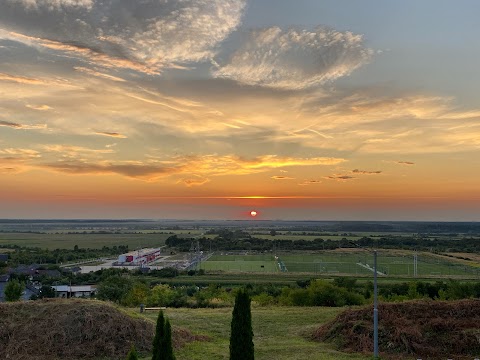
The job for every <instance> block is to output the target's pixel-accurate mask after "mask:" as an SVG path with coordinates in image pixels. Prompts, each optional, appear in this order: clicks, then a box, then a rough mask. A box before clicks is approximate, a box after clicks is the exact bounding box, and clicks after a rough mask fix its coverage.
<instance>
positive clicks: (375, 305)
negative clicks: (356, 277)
mask: <svg viewBox="0 0 480 360" xmlns="http://www.w3.org/2000/svg"><path fill="white" fill-rule="evenodd" d="M373 358H374V359H378V288H377V250H373Z"/></svg>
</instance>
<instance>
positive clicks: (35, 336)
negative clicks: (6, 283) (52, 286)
mask: <svg viewBox="0 0 480 360" xmlns="http://www.w3.org/2000/svg"><path fill="white" fill-rule="evenodd" d="M0 319H1V326H0V349H2V358H4V359H12V360H23V359H25V360H26V359H28V360H62V359H104V358H108V359H124V358H125V356H126V354H127V353H128V351H129V349H130V346H131V344H135V347H136V348H137V349H138V350H139V352H140V353H144V354H147V353H149V352H150V351H151V346H152V341H153V336H154V323H153V322H152V321H149V320H145V319H143V318H140V317H138V318H134V317H132V316H130V315H128V314H127V313H125V312H124V311H121V310H119V309H117V308H116V307H115V306H113V305H110V304H108V303H105V302H100V301H92V300H80V299H67V300H59V299H55V300H53V299H51V300H42V301H35V302H33V301H30V302H17V303H2V304H0ZM194 340H205V337H199V336H195V335H193V334H191V333H190V332H189V331H188V330H185V329H178V328H174V329H173V343H174V346H175V347H176V348H179V347H181V346H182V345H184V344H185V343H187V342H191V341H194Z"/></svg>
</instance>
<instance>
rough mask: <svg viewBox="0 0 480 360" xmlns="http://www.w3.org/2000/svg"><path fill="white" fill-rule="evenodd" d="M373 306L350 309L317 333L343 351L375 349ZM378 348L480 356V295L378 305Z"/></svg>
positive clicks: (402, 353) (396, 353)
mask: <svg viewBox="0 0 480 360" xmlns="http://www.w3.org/2000/svg"><path fill="white" fill-rule="evenodd" d="M372 317H373V314H372V308H371V306H369V307H364V308H361V309H358V310H347V311H345V312H343V313H341V314H340V315H338V317H337V318H336V319H335V320H333V321H332V322H330V323H328V324H326V325H324V326H322V327H320V328H319V329H317V330H316V331H315V332H314V338H315V339H316V340H320V341H330V342H334V343H336V345H337V346H338V347H339V348H341V349H344V350H348V351H354V352H363V353H368V352H371V351H372V349H373V319H372ZM379 348H380V352H381V353H384V354H389V357H388V358H389V359H391V358H404V357H407V356H409V358H412V355H415V356H420V357H422V358H424V359H440V358H455V359H472V358H473V357H474V356H478V355H480V300H462V301H454V302H453V301H452V302H445V301H412V302H404V303H389V304H380V306H379Z"/></svg>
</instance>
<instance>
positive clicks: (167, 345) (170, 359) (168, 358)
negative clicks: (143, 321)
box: [162, 319, 175, 360]
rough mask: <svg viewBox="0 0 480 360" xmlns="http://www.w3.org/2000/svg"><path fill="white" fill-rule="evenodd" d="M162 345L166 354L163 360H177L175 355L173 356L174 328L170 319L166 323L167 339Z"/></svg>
mask: <svg viewBox="0 0 480 360" xmlns="http://www.w3.org/2000/svg"><path fill="white" fill-rule="evenodd" d="M162 345H163V352H164V356H163V359H164V360H175V355H174V354H173V345H172V327H171V325H170V321H169V320H168V319H167V320H166V321H165V337H164V340H163V344H162Z"/></svg>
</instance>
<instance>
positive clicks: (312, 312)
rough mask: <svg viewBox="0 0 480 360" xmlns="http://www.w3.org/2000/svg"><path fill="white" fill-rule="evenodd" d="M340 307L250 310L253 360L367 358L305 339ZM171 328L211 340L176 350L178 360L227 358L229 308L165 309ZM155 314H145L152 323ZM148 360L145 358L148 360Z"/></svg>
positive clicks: (344, 359)
mask: <svg viewBox="0 0 480 360" xmlns="http://www.w3.org/2000/svg"><path fill="white" fill-rule="evenodd" d="M342 310H344V309H342V308H320V307H317V308H298V307H296V308H294V307H271V308H256V307H254V308H253V309H252V322H253V331H254V339H253V340H254V343H255V359H256V360H287V359H288V360H292V359H309V360H320V359H321V360H347V359H349V360H363V359H370V358H371V357H370V356H367V355H359V354H347V353H340V352H337V351H335V350H334V349H333V347H332V346H330V345H326V344H322V343H317V342H314V341H311V340H309V339H307V337H308V335H309V334H311V333H312V332H313V330H314V329H316V328H317V327H318V326H319V324H323V323H325V322H327V321H330V320H332V319H333V318H334V317H335V316H336V315H337V314H339V313H340V312H341V311H342ZM165 314H166V316H167V317H168V318H170V320H171V322H172V324H173V325H174V326H180V327H182V328H185V329H188V330H189V331H191V332H193V333H194V334H197V335H208V336H210V337H211V339H212V340H211V341H208V342H192V343H189V344H186V345H185V346H184V347H183V348H181V349H180V350H178V351H176V357H177V360H187V359H188V360H226V359H228V355H229V336H230V321H231V315H232V309H231V308H224V309H167V310H166V311H165ZM157 315H158V313H156V312H154V313H146V314H145V316H146V317H147V318H149V319H152V320H155V319H156V317H157ZM147 359H149V358H145V360H147Z"/></svg>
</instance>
